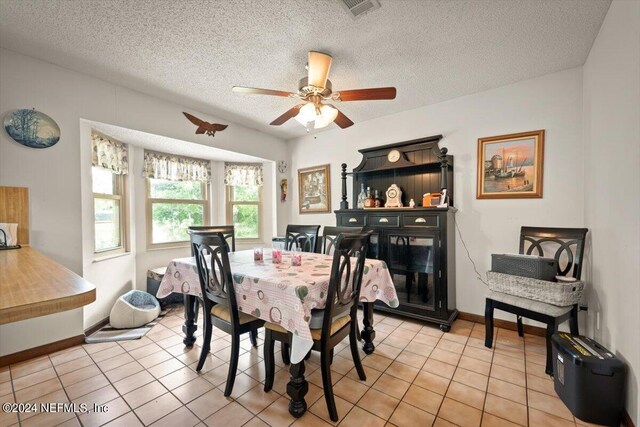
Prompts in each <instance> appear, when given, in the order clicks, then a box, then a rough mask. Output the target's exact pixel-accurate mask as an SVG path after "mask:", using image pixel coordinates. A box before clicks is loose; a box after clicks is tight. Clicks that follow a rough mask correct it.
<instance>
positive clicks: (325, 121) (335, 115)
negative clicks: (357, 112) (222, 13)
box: [233, 51, 396, 131]
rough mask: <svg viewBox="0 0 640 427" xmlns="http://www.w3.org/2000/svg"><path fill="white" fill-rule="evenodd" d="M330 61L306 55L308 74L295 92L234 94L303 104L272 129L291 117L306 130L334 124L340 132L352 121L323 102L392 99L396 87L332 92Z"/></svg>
mask: <svg viewBox="0 0 640 427" xmlns="http://www.w3.org/2000/svg"><path fill="white" fill-rule="evenodd" d="M331 61H332V58H331V56H330V55H327V54H326V53H322V52H314V51H310V52H309V62H308V63H307V70H308V75H307V77H303V78H301V79H300V81H299V82H298V92H295V93H294V92H286V91H282V90H271V89H258V88H253V87H243V86H234V87H233V91H234V92H236V93H244V94H250V95H273V96H283V97H287V98H297V99H301V100H303V101H304V102H303V103H301V104H298V105H296V106H295V107H293V108H291V109H289V110H288V111H286V112H285V113H284V114H282V115H281V116H280V117H278V118H277V119H275V120H274V121H272V122H271V123H270V124H271V125H272V126H280V125H281V124H283V123H285V122H286V121H287V120H289V119H290V118H292V117H295V119H296V120H297V121H298V122H300V123H301V124H302V125H303V126H305V127H306V128H307V131H308V130H309V129H310V128H311V126H312V125H313V128H314V129H320V128H323V127H325V126H328V125H329V123H331V122H334V121H335V123H336V124H337V125H338V126H340V127H341V128H342V129H344V128H348V127H349V126H351V125H353V122H352V121H351V120H350V119H349V118H348V117H347V116H345V115H344V114H343V113H342V112H341V111H340V110H338V109H337V108H336V107H334V106H333V105H331V104H326V103H325V102H326V101H342V102H346V101H373V100H377V99H395V97H396V88H395V87H378V88H371V89H352V90H342V91H340V92H333V91H332V85H331V81H330V80H329V79H328V76H329V69H330V68H331Z"/></svg>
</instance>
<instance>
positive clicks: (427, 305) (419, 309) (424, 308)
mask: <svg viewBox="0 0 640 427" xmlns="http://www.w3.org/2000/svg"><path fill="white" fill-rule="evenodd" d="M441 138H442V135H436V136H431V137H428V138H421V139H417V140H412V141H405V142H400V143H396V144H390V145H384V146H379V147H372V148H366V149H363V150H359V151H360V153H361V154H362V162H361V163H360V164H359V165H358V166H357V167H356V168H355V169H353V172H351V173H350V174H351V175H352V177H353V193H352V194H353V199H352V200H353V201H354V202H353V204H354V205H356V203H357V200H358V195H359V193H360V191H361V188H362V187H361V184H364V188H365V189H366V188H367V187H369V188H370V189H371V190H372V191H373V190H378V193H379V196H380V198H382V199H386V195H385V192H386V191H387V189H388V188H389V187H390V186H391V185H392V184H396V185H397V186H398V187H399V188H400V190H401V191H402V197H401V201H402V206H403V207H394V208H384V207H379V208H360V209H359V208H355V209H354V208H352V209H349V206H348V202H347V186H346V177H347V175H348V174H349V173H347V172H346V165H345V164H343V165H342V193H343V194H342V203H341V204H340V210H337V211H335V214H336V224H337V225H338V226H340V227H364V229H365V230H371V231H372V232H373V235H372V239H371V247H370V249H369V254H368V257H370V258H377V259H381V260H384V261H385V262H386V264H387V266H388V267H389V270H390V273H391V275H392V277H393V281H394V283H395V285H396V291H397V293H398V299H399V303H400V305H399V307H397V308H391V307H389V306H387V305H386V304H384V303H380V302H377V303H376V304H375V309H377V310H382V311H386V312H392V313H396V314H401V315H404V316H409V317H414V318H418V319H422V320H426V321H430V322H433V323H436V324H438V325H439V326H440V329H442V330H443V331H445V332H447V331H449V329H450V328H451V323H452V322H453V321H454V320H455V318H456V316H457V314H458V311H457V310H456V308H455V250H454V248H455V235H454V229H455V224H454V222H453V221H454V218H453V215H454V213H455V212H456V209H455V208H454V207H453V201H454V197H453V195H454V194H453V156H450V155H447V149H446V148H440V147H439V146H438V141H440V139H441ZM443 188H446V189H447V196H448V203H449V206H448V207H443V208H436V207H423V206H422V199H423V195H424V194H425V193H438V192H440V191H441V190H442V189H443ZM411 199H413V200H414V201H415V207H413V208H410V207H409V202H410V200H411ZM382 206H384V200H383V203H382Z"/></svg>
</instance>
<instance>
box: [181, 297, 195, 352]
mask: <svg viewBox="0 0 640 427" xmlns="http://www.w3.org/2000/svg"><path fill="white" fill-rule="evenodd" d="M198 306H199V304H198V297H196V296H194V295H189V294H184V325H182V332H184V339H183V340H182V342H183V343H184V345H186V346H187V347H191V346H192V345H193V343H195V342H196V337H195V335H194V334H195V332H196V330H197V329H198V325H196V320H197V319H198Z"/></svg>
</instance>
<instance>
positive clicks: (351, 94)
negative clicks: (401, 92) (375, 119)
mask: <svg viewBox="0 0 640 427" xmlns="http://www.w3.org/2000/svg"><path fill="white" fill-rule="evenodd" d="M395 97H396V88H395V87H374V88H371V89H353V90H341V91H340V92H338V100H339V101H343V102H345V101H374V100H376V99H395Z"/></svg>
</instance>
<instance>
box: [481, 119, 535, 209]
mask: <svg viewBox="0 0 640 427" xmlns="http://www.w3.org/2000/svg"><path fill="white" fill-rule="evenodd" d="M543 160H544V130H536V131H531V132H522V133H513V134H510V135H499V136H491V137H487V138H478V180H477V181H478V182H477V184H478V185H477V193H476V198H478V199H520V198H541V197H542V170H543V168H542V164H543Z"/></svg>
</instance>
